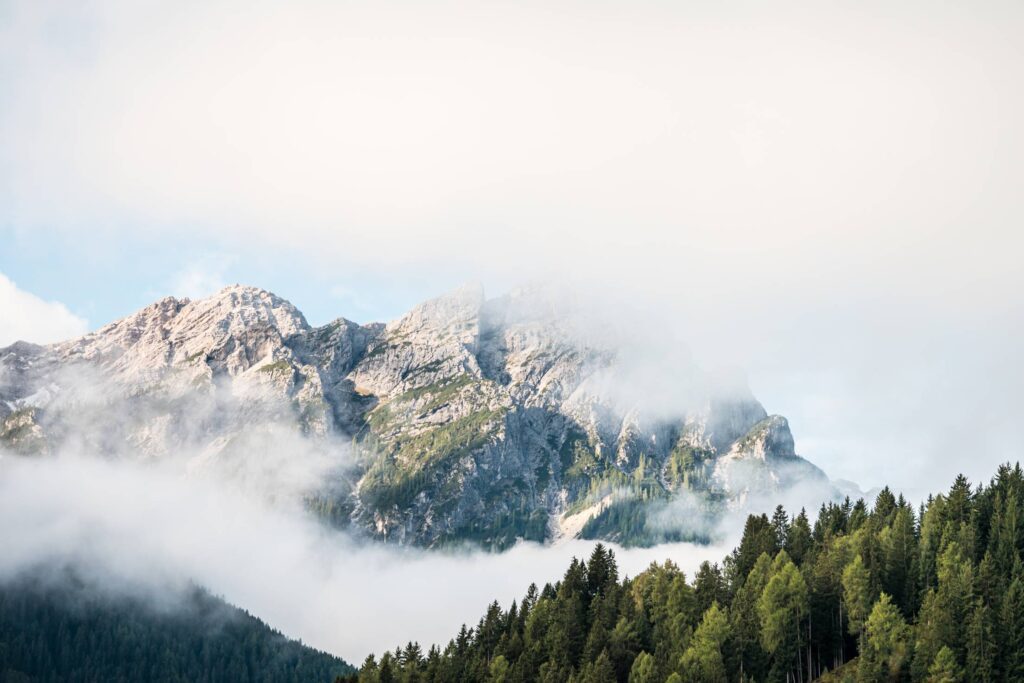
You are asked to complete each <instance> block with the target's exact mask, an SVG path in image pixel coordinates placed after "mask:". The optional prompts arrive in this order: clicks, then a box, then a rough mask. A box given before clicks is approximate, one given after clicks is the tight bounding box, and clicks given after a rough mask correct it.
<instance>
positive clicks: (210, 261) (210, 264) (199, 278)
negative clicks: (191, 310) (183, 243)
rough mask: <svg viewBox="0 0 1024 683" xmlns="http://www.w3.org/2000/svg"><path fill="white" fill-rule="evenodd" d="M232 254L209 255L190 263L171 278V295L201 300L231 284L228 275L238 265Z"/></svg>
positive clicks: (236, 258)
mask: <svg viewBox="0 0 1024 683" xmlns="http://www.w3.org/2000/svg"><path fill="white" fill-rule="evenodd" d="M237 261H238V257H237V256H234V255H232V254H207V255H205V256H203V257H201V258H199V259H196V260H194V261H192V262H191V263H188V264H187V265H185V267H183V268H182V269H181V270H179V271H178V272H177V273H175V274H174V276H173V277H172V278H171V282H170V293H171V294H174V295H176V296H183V297H188V298H190V299H201V298H202V297H204V296H209V295H210V294H213V293H214V292H216V291H217V290H220V289H223V288H224V287H226V286H227V285H228V284H230V283H229V281H228V277H227V273H228V271H230V269H231V268H232V267H233V266H234V265H235V263H237Z"/></svg>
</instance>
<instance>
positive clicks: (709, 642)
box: [680, 603, 729, 683]
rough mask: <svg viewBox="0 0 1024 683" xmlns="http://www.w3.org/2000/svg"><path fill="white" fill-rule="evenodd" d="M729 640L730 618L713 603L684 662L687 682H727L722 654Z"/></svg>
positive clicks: (687, 650) (683, 674)
mask: <svg viewBox="0 0 1024 683" xmlns="http://www.w3.org/2000/svg"><path fill="white" fill-rule="evenodd" d="M728 638H729V619H728V617H727V615H726V614H725V612H723V611H722V610H721V609H719V607H718V603H713V604H712V605H711V607H709V608H708V611H707V612H705V613H704V618H703V619H701V622H700V626H698V627H697V630H696V632H694V634H693V641H692V643H691V645H690V647H688V648H687V649H686V652H685V653H684V654H683V657H682V660H681V662H680V668H681V672H680V673H681V675H682V677H683V679H684V680H686V681H692V682H693V683H725V682H726V680H727V678H728V677H727V675H726V668H725V658H724V657H723V654H722V651H723V648H724V647H725V642H726V640H727V639H728Z"/></svg>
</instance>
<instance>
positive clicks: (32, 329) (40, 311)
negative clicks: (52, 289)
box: [0, 273, 87, 347]
mask: <svg viewBox="0 0 1024 683" xmlns="http://www.w3.org/2000/svg"><path fill="white" fill-rule="evenodd" d="M86 329H87V323H86V321H85V320H84V319H82V318H80V317H78V316H77V315H75V314H74V313H72V312H71V311H69V310H68V309H67V307H66V306H64V304H61V303H59V302H57V301H45V300H43V299H40V298H39V297H37V296H35V295H34V294H31V293H29V292H26V291H24V290H22V289H19V288H18V286H17V285H16V284H15V283H14V282H11V280H9V279H8V278H7V277H5V276H4V275H3V273H0V347H3V346H7V345H8V344H12V343H13V342H16V341H19V340H21V341H29V342H32V343H36V344H47V343H50V342H56V341H61V340H64V339H68V338H70V337H75V336H77V335H80V334H84V333H85V331H86Z"/></svg>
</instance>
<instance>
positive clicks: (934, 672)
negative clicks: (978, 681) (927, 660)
mask: <svg viewBox="0 0 1024 683" xmlns="http://www.w3.org/2000/svg"><path fill="white" fill-rule="evenodd" d="M963 680H964V672H963V671H962V670H961V669H960V665H959V664H957V661H956V655H955V654H953V651H952V650H950V649H949V647H948V646H947V645H943V646H942V649H941V650H939V654H937V655H935V661H934V662H932V665H931V667H929V668H928V683H961V682H962V681H963Z"/></svg>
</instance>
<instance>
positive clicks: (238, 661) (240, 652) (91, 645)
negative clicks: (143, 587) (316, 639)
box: [0, 579, 353, 683]
mask: <svg viewBox="0 0 1024 683" xmlns="http://www.w3.org/2000/svg"><path fill="white" fill-rule="evenodd" d="M171 602H172V603H174V604H171V605H165V606H163V607H161V606H159V605H158V604H155V603H153V602H152V601H151V600H148V599H136V598H128V597H124V596H121V597H113V596H101V595H100V594H99V593H97V592H96V591H93V590H87V589H85V588H83V587H81V586H75V585H74V581H73V579H69V580H68V582H62V583H61V584H60V585H59V586H53V585H50V586H43V585H41V584H39V583H38V582H35V581H32V580H31V579H21V580H17V581H15V582H14V583H11V584H7V585H4V586H2V587H0V681H4V682H5V683H7V682H11V683H14V682H18V683H22V682H25V683H28V682H29V681H32V682H38V683H46V682H49V681H53V682H54V683H57V682H61V683H65V682H70V681H108V682H111V683H116V682H121V681H123V682H125V683H128V682H134V681H151V682H153V683H156V682H164V683H178V682H181V683H192V682H195V681H209V682H213V681H252V682H257V681H259V682H263V683H278V682H280V683H292V682H294V683H299V682H300V681H302V682H304V683H305V682H315V681H323V682H329V681H332V680H334V679H335V678H336V677H338V676H341V675H345V674H347V673H349V672H350V671H352V670H353V669H352V667H351V666H349V665H348V664H346V663H345V662H343V661H342V660H340V659H338V658H337V657H334V656H332V655H329V654H326V653H323V652H320V651H318V650H314V649H312V648H309V647H306V646H304V645H302V644H301V643H299V642H296V641H293V640H288V639H286V638H285V637H284V636H282V635H281V634H280V633H278V632H277V631H274V630H272V629H271V628H270V627H269V626H267V625H266V624H264V623H263V622H262V621H260V620H259V619H256V618H255V617H252V616H250V615H249V614H248V613H246V612H243V611H242V610H239V609H236V608H234V607H231V606H229V605H227V604H226V603H224V602H223V601H221V600H219V599H217V598H215V597H213V596H212V595H210V594H209V593H206V592H204V591H202V590H199V589H193V590H192V591H191V592H190V593H189V594H188V595H187V596H185V597H184V598H183V600H182V602H181V603H180V604H178V603H177V601H176V600H171Z"/></svg>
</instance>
